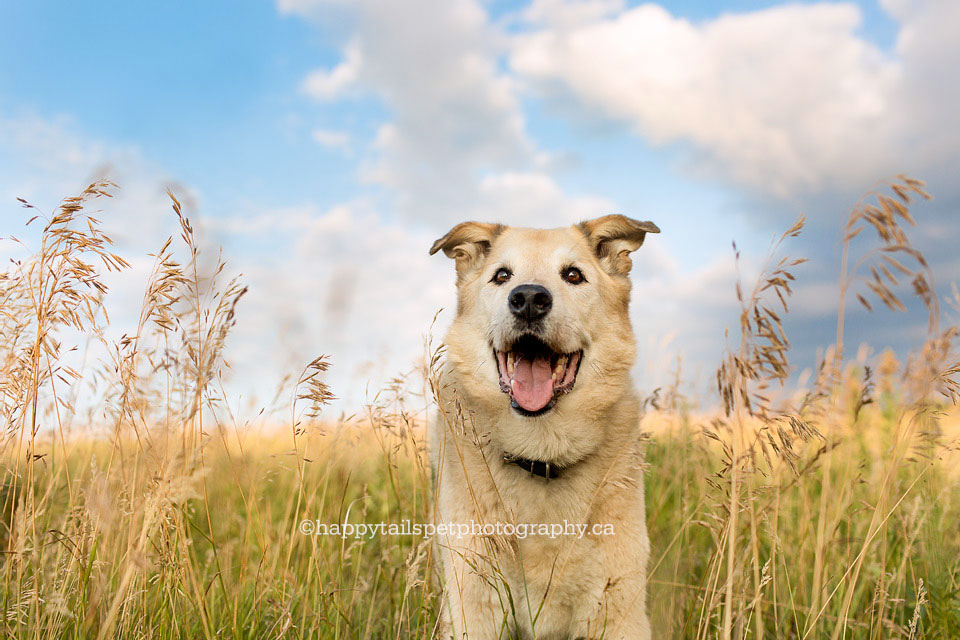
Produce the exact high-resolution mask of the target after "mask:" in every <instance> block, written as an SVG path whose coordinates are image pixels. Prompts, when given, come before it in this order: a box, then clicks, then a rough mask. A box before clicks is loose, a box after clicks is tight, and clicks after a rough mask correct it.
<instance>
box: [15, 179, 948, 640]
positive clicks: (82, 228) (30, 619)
mask: <svg viewBox="0 0 960 640" xmlns="http://www.w3.org/2000/svg"><path fill="white" fill-rule="evenodd" d="M112 188H113V187H112V185H110V184H107V183H98V184H94V185H91V187H89V188H88V189H87V190H86V191H85V192H83V193H82V194H81V195H80V196H77V197H75V198H68V199H66V200H64V201H63V204H62V205H61V207H60V208H59V209H58V210H57V211H55V212H54V213H53V214H52V215H50V216H49V217H45V216H43V215H41V217H40V218H39V219H38V220H37V221H36V222H35V223H34V224H39V225H42V226H43V230H42V233H40V234H39V235H38V237H39V238H40V240H39V242H40V245H39V247H38V248H36V250H35V252H34V254H33V255H32V257H31V258H29V259H26V260H23V261H21V262H19V263H15V264H12V265H11V266H10V267H9V268H8V269H7V271H6V272H5V274H3V275H0V312H2V313H0V328H2V343H0V367H2V382H0V402H2V405H0V406H2V412H3V418H4V419H5V421H6V432H5V436H4V440H3V444H2V452H0V453H2V457H0V461H2V465H3V468H2V469H0V474H2V480H0V504H2V513H0V549H2V550H3V555H2V558H3V560H2V562H3V564H2V572H3V575H2V599H3V602H2V609H0V615H2V620H3V623H2V627H3V631H4V635H5V636H6V637H10V638H114V637H119V638H184V639H193V638H215V637H217V638H220V637H224V638H234V637H236V638H281V637H284V638H430V637H432V634H433V631H434V628H435V624H436V620H437V611H438V607H437V599H438V591H437V587H436V584H435V582H434V581H433V579H432V572H433V567H432V565H431V555H430V553H429V542H430V541H429V540H428V539H425V538H422V537H416V536H412V535H390V534H387V535H376V536H363V537H359V536H356V535H348V536H333V535H326V536H321V535H308V534H306V533H304V531H305V529H304V524H303V522H304V521H308V522H313V523H317V522H319V523H341V522H351V523H358V524H359V523H375V522H386V523H395V524H398V525H399V524H403V523H406V522H426V521H429V510H430V500H431V498H430V477H429V470H428V468H427V465H426V461H425V453H424V449H425V443H424V438H423V432H424V429H423V425H424V420H425V419H427V418H428V416H429V415H430V409H429V405H430V393H429V389H430V386H431V384H435V375H434V371H435V367H436V366H437V362H438V361H439V358H440V357H442V348H437V349H433V348H430V350H429V356H428V357H427V358H425V364H424V365H423V367H422V371H420V372H417V373H414V374H411V375H410V376H408V377H407V378H404V379H399V380H397V381H396V383H395V384H393V385H391V386H390V387H389V388H387V389H383V390H382V391H381V392H380V394H379V395H378V396H377V400H376V402H375V403H374V404H372V405H371V406H369V407H367V408H366V409H365V411H364V412H363V413H361V414H358V415H356V416H354V417H352V418H350V419H349V420H345V421H340V422H337V421H334V420H332V419H327V418H326V416H325V414H324V413H323V408H324V405H325V404H326V403H327V402H328V401H329V400H330V397H331V390H330V389H329V388H327V386H326V385H325V384H324V375H323V374H324V371H325V370H326V368H327V366H328V361H327V360H326V359H324V358H317V359H316V360H313V361H312V362H310V363H309V364H306V366H305V368H304V370H303V371H302V372H300V373H298V374H295V375H293V376H292V377H291V381H290V384H289V386H288V388H286V389H285V391H284V392H285V393H286V394H287V395H286V397H289V398H290V401H289V402H288V403H287V411H286V413H285V414H277V415H274V416H270V417H268V418H264V417H253V418H246V417H242V416H238V415H237V413H236V409H235V408H234V407H231V406H230V404H229V403H228V402H227V401H226V400H225V395H226V394H225V392H224V391H223V388H222V384H221V369H222V366H223V362H222V355H223V347H224V344H225V342H226V340H227V339H228V336H229V331H230V327H231V326H232V324H233V321H234V310H235V307H236V304H237V301H238V300H239V299H240V297H241V296H242V295H243V292H244V289H243V287H242V285H241V284H240V283H237V282H222V268H221V267H219V266H218V267H216V268H215V269H213V270H212V271H210V272H209V273H201V272H200V268H199V266H198V262H199V261H198V250H197V248H196V243H195V241H194V239H193V230H192V227H191V225H190V222H189V220H188V219H187V217H186V216H185V215H184V214H183V212H182V211H181V208H180V205H179V203H177V202H176V200H173V201H172V206H173V209H174V214H175V215H177V216H178V217H179V220H180V223H181V228H182V236H181V237H180V238H178V239H171V240H170V241H169V242H167V243H166V244H165V245H164V246H163V247H161V248H160V250H159V251H158V252H157V254H156V255H155V256H154V259H155V269H154V271H153V274H152V275H151V277H150V279H149V281H148V282H147V283H145V294H144V301H143V307H142V310H141V313H140V321H139V323H138V326H136V327H130V328H129V329H126V328H125V331H126V334H124V336H123V338H121V339H120V340H115V341H111V340H109V339H107V338H106V337H105V335H106V333H105V332H104V327H105V323H106V322H107V321H106V318H105V317H104V316H103V314H102V303H103V300H104V296H105V295H109V294H108V292H106V290H105V288H104V286H103V285H102V279H101V274H102V273H104V272H106V271H110V270H118V269H123V268H125V267H126V261H125V260H124V259H123V258H122V257H121V256H117V255H114V254H113V253H112V249H111V243H110V240H109V238H107V237H106V236H105V235H104V234H103V233H102V232H101V231H100V228H99V226H98V222H97V220H96V218H95V216H94V213H93V212H94V211H95V208H96V201H97V200H98V199H100V198H103V197H108V196H109V194H110V191H111V189H112ZM918 197H926V194H925V193H924V191H923V185H922V184H921V183H919V182H917V181H914V180H910V179H908V178H902V177H898V178H897V179H896V180H895V181H892V182H889V183H883V184H881V185H880V186H878V188H877V190H875V191H874V192H871V193H870V194H867V196H865V197H864V199H863V200H862V201H861V202H860V203H857V204H856V205H855V206H854V207H853V209H852V210H851V213H850V217H849V222H848V224H847V226H846V228H845V230H844V234H845V235H844V237H843V242H842V246H843V266H842V271H841V274H840V276H839V278H838V282H839V291H838V296H839V297H840V299H841V300H843V301H844V303H846V302H847V300H848V298H849V300H850V301H852V302H859V303H860V304H863V305H864V306H866V307H867V308H871V307H872V306H874V305H877V306H881V305H886V306H888V307H891V308H894V309H896V308H899V307H901V306H903V303H902V302H901V300H900V298H899V297H898V296H899V295H902V293H900V292H901V291H902V286H899V285H900V284H901V283H907V284H908V285H909V287H908V288H909V289H911V290H912V293H910V294H909V295H911V296H915V297H916V298H917V299H918V300H919V301H920V303H922V304H921V306H922V307H923V308H925V309H926V310H927V312H928V313H929V318H930V323H929V325H930V326H929V336H928V339H927V341H926V342H925V343H923V344H920V345H918V347H917V350H916V352H915V353H914V354H912V355H911V357H910V358H907V359H904V361H903V362H899V361H898V360H897V358H896V357H895V356H894V355H893V354H892V353H889V352H886V353H883V354H881V356H879V357H877V358H875V359H872V360H864V359H859V358H856V357H849V356H848V355H847V349H845V348H844V343H843V336H844V330H843V329H844V326H843V325H844V317H845V312H844V305H843V304H841V311H840V315H839V317H838V322H837V335H836V340H835V341H834V344H833V346H832V347H830V348H829V349H827V350H826V355H825V356H824V359H823V362H822V364H821V367H820V368H819V370H818V371H817V372H816V374H815V375H814V376H813V380H812V381H811V383H810V384H809V385H808V386H807V387H806V388H803V389H797V390H795V392H791V393H782V392H780V393H778V389H779V387H780V384H781V383H783V382H785V381H787V382H789V380H792V378H789V376H788V374H789V371H790V364H789V361H788V359H787V358H788V349H787V347H788V344H787V341H786V336H785V335H784V334H783V331H782V328H781V318H782V317H783V315H784V314H785V313H787V304H788V301H789V295H790V284H791V282H792V280H793V277H794V276H793V274H792V270H793V268H794V267H795V266H797V265H798V264H799V262H800V261H799V260H796V259H791V258H787V257H781V256H780V255H779V254H778V253H776V252H777V251H779V248H775V253H774V254H772V256H771V260H770V262H769V264H768V266H767V268H766V270H765V271H764V272H763V274H761V277H760V278H759V279H758V281H757V282H756V283H755V284H754V283H743V284H741V286H740V287H738V289H737V295H738V297H739V298H740V302H741V305H742V309H743V314H742V316H741V325H740V327H736V328H734V329H738V331H737V332H736V333H737V334H738V337H739V339H738V341H737V342H736V343H735V344H734V346H733V347H731V349H730V352H729V353H728V355H727V357H726V359H725V360H724V361H723V362H722V363H720V366H719V367H718V374H717V385H716V386H717V388H716V391H717V395H716V400H710V401H708V402H697V403H695V402H694V399H690V398H686V397H684V396H683V394H682V393H681V389H682V386H680V385H679V384H674V385H672V386H670V387H666V386H665V388H664V389H662V390H658V391H657V392H655V393H654V394H653V395H651V396H650V397H649V398H647V402H646V408H647V412H646V414H645V416H644V417H643V419H642V422H641V425H640V428H641V429H642V430H643V432H644V434H645V435H644V437H645V438H646V441H647V443H646V452H647V457H646V465H647V476H646V495H647V510H648V527H649V530H650V535H651V545H652V554H651V563H650V601H649V609H650V614H651V618H652V621H653V626H654V629H657V630H659V633H658V634H657V635H656V636H655V637H661V638H798V639H799V638H818V639H819V638H824V639H831V640H833V639H837V638H845V639H846V638H877V639H879V638H911V639H912V638H941V639H955V638H960V534H958V530H960V452H958V450H957V445H958V438H960V413H958V412H957V411H956V410H955V409H954V407H955V405H956V401H957V391H958V388H957V384H956V378H957V372H958V369H957V351H956V341H957V340H956V338H957V331H956V329H955V328H953V327H943V326H941V313H940V301H939V299H938V297H937V296H936V294H935V293H933V288H932V275H931V274H930V273H929V270H928V269H927V267H926V263H925V261H924V260H923V257H922V255H920V254H919V253H918V252H917V251H916V250H915V249H914V248H913V247H912V245H910V243H909V241H908V239H907V236H906V234H905V231H904V229H905V228H906V227H907V226H908V225H910V224H912V223H913V220H912V218H911V217H910V213H909V205H910V204H911V202H913V201H914V199H916V198H918ZM35 213H37V214H39V212H36V211H32V210H29V209H28V214H29V215H34V214H35ZM802 227H803V221H802V220H800V221H798V223H797V224H796V225H795V226H794V227H793V228H791V229H790V230H788V231H787V232H786V233H785V234H784V237H783V238H784V239H787V238H791V237H794V236H796V235H798V234H799V233H801V230H802ZM861 232H862V233H861ZM864 238H868V240H867V241H864ZM778 246H779V245H778ZM178 256H182V257H178ZM424 329H425V330H426V329H427V328H426V327H425V328H424ZM83 341H88V342H89V341H93V342H97V341H99V343H100V346H101V347H102V350H103V352H104V353H105V354H107V355H106V356H105V358H106V359H105V361H104V362H103V363H101V364H99V365H90V366H88V370H81V369H79V368H78V366H77V365H76V364H75V362H76V358H75V357H74V355H71V354H72V352H71V351H70V349H71V347H72V346H73V344H74V343H77V344H83ZM424 389H426V391H424ZM712 404H715V405H716V406H717V409H716V410H715V411H708V412H705V413H704V412H702V411H700V410H698V409H695V408H694V407H696V406H712ZM91 407H93V409H92V410H91ZM285 416H286V417H285Z"/></svg>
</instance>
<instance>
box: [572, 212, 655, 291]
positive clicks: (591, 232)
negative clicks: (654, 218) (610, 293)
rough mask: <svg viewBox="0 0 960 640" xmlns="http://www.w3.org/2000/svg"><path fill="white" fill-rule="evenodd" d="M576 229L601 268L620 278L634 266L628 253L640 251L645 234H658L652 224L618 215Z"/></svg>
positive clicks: (604, 217)
mask: <svg viewBox="0 0 960 640" xmlns="http://www.w3.org/2000/svg"><path fill="white" fill-rule="evenodd" d="M577 228H578V229H580V231H582V232H583V235H585V236H587V240H588V241H589V242H590V245H591V246H592V247H593V251H594V253H595V254H596V255H597V259H598V260H600V264H601V265H603V268H604V269H606V270H607V271H608V272H609V273H610V274H611V275H621V276H625V275H627V274H628V273H630V267H632V266H633V262H631V260H630V252H631V251H636V250H637V249H639V248H640V245H642V244H643V239H644V238H645V237H646V235H647V234H648V233H660V228H659V227H657V225H655V224H653V223H652V222H649V221H640V220H634V219H633V218H628V217H626V216H621V215H619V214H613V215H609V216H603V217H601V218H594V219H593V220H585V221H583V222H581V223H580V224H578V225H577Z"/></svg>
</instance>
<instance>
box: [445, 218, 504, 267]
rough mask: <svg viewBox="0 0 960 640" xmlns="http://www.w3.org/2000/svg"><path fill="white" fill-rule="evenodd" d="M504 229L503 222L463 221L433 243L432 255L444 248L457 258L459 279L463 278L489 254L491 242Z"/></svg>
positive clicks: (449, 256) (446, 253) (446, 252)
mask: <svg viewBox="0 0 960 640" xmlns="http://www.w3.org/2000/svg"><path fill="white" fill-rule="evenodd" d="M503 229H504V226H503V225H502V224H493V223H490V222H461V223H460V224H458V225H457V226H455V227H454V228H453V229H450V231H448V232H447V234H446V235H445V236H443V237H442V238H440V239H439V240H437V241H436V242H434V243H433V246H432V247H430V255H433V254H435V253H436V252H437V251H440V250H441V249H442V250H443V253H444V255H446V256H447V257H448V258H453V259H454V260H456V261H457V280H461V279H462V278H463V277H464V275H465V274H467V273H468V272H470V271H471V270H472V269H473V268H474V267H475V266H476V265H477V264H478V263H479V262H480V259H481V258H483V257H484V256H485V255H487V252H488V251H490V243H491V242H493V239H494V238H496V237H497V235H498V234H499V233H500V232H501V231H503Z"/></svg>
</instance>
